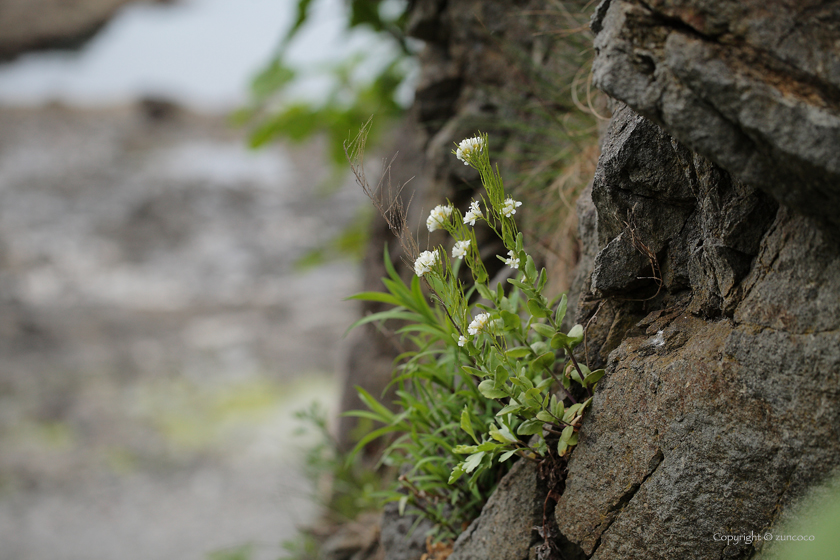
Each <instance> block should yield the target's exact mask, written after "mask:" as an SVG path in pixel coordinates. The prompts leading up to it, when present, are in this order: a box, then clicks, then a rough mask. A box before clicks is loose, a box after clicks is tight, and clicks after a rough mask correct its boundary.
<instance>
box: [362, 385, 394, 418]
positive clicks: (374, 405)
mask: <svg viewBox="0 0 840 560" xmlns="http://www.w3.org/2000/svg"><path fill="white" fill-rule="evenodd" d="M356 392H357V393H359V398H360V399H361V400H362V402H363V403H365V405H367V407H368V408H369V409H371V410H372V411H373V412H375V413H376V414H378V415H379V416H381V417H382V419H383V421H385V422H391V421H393V419H394V416H395V415H394V413H393V412H391V411H390V410H388V408H387V407H385V406H384V405H382V404H380V403H379V401H377V400H376V399H375V398H373V396H372V395H371V394H370V393H368V392H367V391H365V390H364V389H362V388H361V387H359V386H358V385H356Z"/></svg>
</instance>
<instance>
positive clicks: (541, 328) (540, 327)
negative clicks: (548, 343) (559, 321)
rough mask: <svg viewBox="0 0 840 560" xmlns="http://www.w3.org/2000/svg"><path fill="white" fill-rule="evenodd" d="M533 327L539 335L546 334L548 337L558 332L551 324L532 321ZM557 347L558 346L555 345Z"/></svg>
mask: <svg viewBox="0 0 840 560" xmlns="http://www.w3.org/2000/svg"><path fill="white" fill-rule="evenodd" d="M531 328H532V329H534V330H535V331H536V332H537V334H538V335H540V336H544V337H546V338H551V337H553V336H554V335H555V333H557V331H555V330H554V329H552V328H551V326H550V325H544V324H542V323H532V324H531ZM552 342H553V341H552ZM552 345H553V344H552ZM555 348H557V347H556V346H555Z"/></svg>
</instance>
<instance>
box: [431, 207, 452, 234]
mask: <svg viewBox="0 0 840 560" xmlns="http://www.w3.org/2000/svg"><path fill="white" fill-rule="evenodd" d="M451 214H452V207H451V206H448V205H447V206H443V205H442V204H439V205H438V206H435V208H434V210H432V211H431V212H429V217H428V218H426V227H427V228H428V229H429V231H430V232H432V231H435V230H436V229H438V228H442V227H443V223H444V222H445V221H446V220H448V219H449V216H450V215H451Z"/></svg>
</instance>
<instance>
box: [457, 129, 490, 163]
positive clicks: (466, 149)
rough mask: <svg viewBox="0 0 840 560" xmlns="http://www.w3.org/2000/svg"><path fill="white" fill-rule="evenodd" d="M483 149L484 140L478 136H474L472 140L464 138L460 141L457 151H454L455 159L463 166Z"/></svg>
mask: <svg viewBox="0 0 840 560" xmlns="http://www.w3.org/2000/svg"><path fill="white" fill-rule="evenodd" d="M483 148H484V139H483V138H481V137H480V136H475V137H473V138H466V139H464V140H461V143H460V144H458V149H457V150H455V157H457V158H458V159H460V160H461V161H463V162H464V165H469V164H470V159H471V158H472V157H473V156H474V155H475V154H478V153H479V152H481V150H482V149H483Z"/></svg>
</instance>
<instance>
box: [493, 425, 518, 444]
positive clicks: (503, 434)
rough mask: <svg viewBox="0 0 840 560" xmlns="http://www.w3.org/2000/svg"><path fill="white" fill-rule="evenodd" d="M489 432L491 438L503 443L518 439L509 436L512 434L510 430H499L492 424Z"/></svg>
mask: <svg viewBox="0 0 840 560" xmlns="http://www.w3.org/2000/svg"><path fill="white" fill-rule="evenodd" d="M488 433H489V434H490V437H491V438H493V439H495V440H496V441H499V442H502V443H511V442H514V441H516V438H514V437H508V436H511V434H510V432H508V431H507V430H499V429H498V428H496V427H495V426H492V427H491V428H490V431H489V432H488Z"/></svg>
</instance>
